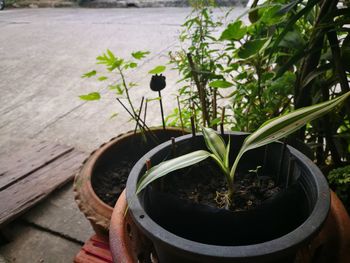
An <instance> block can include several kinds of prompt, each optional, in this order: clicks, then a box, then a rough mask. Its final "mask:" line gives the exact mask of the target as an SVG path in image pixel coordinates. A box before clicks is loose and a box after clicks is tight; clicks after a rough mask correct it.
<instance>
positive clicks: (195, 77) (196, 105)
mask: <svg viewBox="0 0 350 263" xmlns="http://www.w3.org/2000/svg"><path fill="white" fill-rule="evenodd" d="M192 4H194V5H193V11H192V13H191V14H190V15H189V16H188V17H187V19H186V21H185V23H184V24H183V25H182V28H183V30H182V32H181V34H180V36H179V41H180V45H181V47H180V50H177V51H172V52H170V53H169V57H170V62H171V64H173V65H174V68H175V69H177V70H178V72H179V74H180V75H181V80H180V81H179V82H181V83H183V86H182V87H181V88H180V89H179V90H178V93H179V96H180V102H181V108H182V119H183V123H184V125H185V126H186V127H190V126H191V124H190V117H191V116H194V117H195V119H196V126H197V128H198V127H199V126H200V125H203V126H209V127H213V126H214V127H215V126H216V123H217V122H218V117H217V114H218V103H217V101H218V99H219V98H220V97H221V95H220V94H219V92H218V89H217V88H219V87H221V86H227V83H224V82H222V81H221V82H220V80H221V79H222V78H221V76H220V74H219V73H218V72H220V71H221V70H222V69H223V67H222V65H221V61H220V60H221V58H222V56H221V51H220V48H219V47H217V46H216V47H215V45H216V44H218V43H219V42H218V40H217V38H216V37H215V33H216V32H215V31H216V30H217V29H218V27H219V26H221V25H222V22H221V20H222V19H220V18H218V19H216V18H214V16H213V13H212V7H213V1H205V0H200V1H192ZM214 80H215V81H217V82H216V85H211V86H210V85H208V84H209V83H210V82H212V81H214ZM167 123H168V125H171V126H176V125H177V126H179V125H180V121H179V109H176V110H174V112H173V113H172V114H171V115H169V116H168V118H167Z"/></svg>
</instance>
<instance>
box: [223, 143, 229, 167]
mask: <svg viewBox="0 0 350 263" xmlns="http://www.w3.org/2000/svg"><path fill="white" fill-rule="evenodd" d="M230 147H231V137H228V144H227V145H226V151H225V159H224V166H225V167H229V165H230Z"/></svg>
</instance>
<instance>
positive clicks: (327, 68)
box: [300, 63, 333, 89]
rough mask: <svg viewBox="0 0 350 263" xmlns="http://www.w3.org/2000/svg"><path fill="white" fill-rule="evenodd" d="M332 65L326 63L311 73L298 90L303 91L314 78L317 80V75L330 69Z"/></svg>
mask: <svg viewBox="0 0 350 263" xmlns="http://www.w3.org/2000/svg"><path fill="white" fill-rule="evenodd" d="M332 67H333V65H332V63H327V64H324V65H322V66H319V67H318V68H316V69H315V70H313V71H311V72H310V73H309V74H308V75H307V76H306V77H305V78H304V79H303V83H302V84H301V86H300V88H301V89H303V88H304V87H305V86H306V85H308V84H309V83H310V82H311V81H313V80H314V79H315V78H317V77H318V76H319V75H321V74H323V73H324V72H326V71H327V70H330V69H332Z"/></svg>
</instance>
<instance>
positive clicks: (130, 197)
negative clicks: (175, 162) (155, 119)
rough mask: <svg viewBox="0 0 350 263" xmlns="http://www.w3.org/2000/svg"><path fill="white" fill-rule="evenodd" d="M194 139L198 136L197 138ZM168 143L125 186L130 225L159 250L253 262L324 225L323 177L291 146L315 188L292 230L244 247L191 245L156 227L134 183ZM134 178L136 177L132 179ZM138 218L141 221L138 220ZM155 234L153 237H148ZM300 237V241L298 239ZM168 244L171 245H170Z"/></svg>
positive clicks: (326, 200) (326, 202)
mask: <svg viewBox="0 0 350 263" xmlns="http://www.w3.org/2000/svg"><path fill="white" fill-rule="evenodd" d="M229 134H232V135H246V133H242V132H229ZM191 136H192V135H184V136H181V137H178V138H176V141H177V142H179V141H183V140H187V139H189V138H190V137H191ZM196 136H202V135H201V134H197V135H196ZM170 145H171V143H170V142H165V143H163V144H161V145H159V146H158V147H156V148H154V149H152V150H151V151H149V152H148V153H147V154H146V155H144V156H143V158H141V159H140V160H139V161H138V162H137V163H136V164H135V166H134V167H133V169H132V170H131V172H130V176H129V179H128V182H127V186H126V197H127V202H128V204H129V213H130V214H131V216H132V218H133V220H134V222H135V223H136V224H137V225H138V227H140V228H141V229H142V230H143V231H144V232H145V233H146V235H147V236H150V235H152V236H153V238H155V239H157V240H158V241H159V242H161V243H162V245H163V246H166V247H169V248H172V249H174V248H175V249H179V250H182V251H186V252H187V253H191V254H201V255H208V256H220V257H228V258H237V259H239V258H241V259H243V258H247V256H248V257H249V258H254V257H260V256H264V255H265V256H266V255H271V256H273V255H274V254H282V253H285V252H287V250H289V249H290V248H294V247H297V246H300V243H303V242H305V241H307V240H308V239H309V238H310V237H313V236H314V235H316V234H317V231H318V230H319V229H320V228H321V226H322V223H323V222H324V221H325V219H326V217H327V215H328V212H329V208H330V190H329V187H328V184H327V181H326V179H325V177H324V176H323V174H322V172H321V171H320V170H319V168H318V167H317V166H316V165H315V164H314V163H313V162H312V161H311V160H309V159H308V158H307V157H306V156H305V155H304V154H302V153H301V152H299V151H297V150H296V149H294V148H293V147H291V146H287V149H288V150H289V151H290V153H291V154H292V155H294V157H295V158H296V160H297V161H298V162H299V163H300V165H301V166H302V167H303V169H304V170H305V171H306V172H307V173H308V175H307V176H310V174H312V175H313V176H312V179H313V181H314V184H315V186H316V187H317V201H316V203H315V205H314V208H313V210H312V212H311V213H310V215H309V217H308V218H307V219H306V220H305V221H304V222H303V223H302V224H301V225H300V226H299V227H297V228H296V229H294V230H293V231H291V232H289V233H287V234H286V235H283V236H281V237H279V238H276V239H273V240H270V241H266V242H263V243H258V244H251V245H244V246H219V245H211V244H202V243H200V242H196V241H191V240H188V239H185V238H182V237H180V236H177V235H175V234H173V233H171V232H169V231H167V230H166V229H164V228H162V227H161V226H159V225H158V224H157V223H156V222H154V221H153V220H152V219H151V218H150V217H149V216H147V213H146V212H145V211H144V209H143V207H142V205H141V203H140V197H137V198H135V195H134V193H135V190H136V183H137V180H138V177H139V171H141V169H142V168H143V167H144V164H145V161H146V160H147V159H152V157H153V156H154V155H155V154H156V153H157V152H158V151H160V150H162V149H164V148H166V147H169V146H170ZM135 174H136V175H135ZM140 218H142V219H140ZM150 230H152V232H153V233H158V234H157V235H156V237H154V235H153V234H151V232H150ZM301 237H302V238H301ZM170 244H171V245H170Z"/></svg>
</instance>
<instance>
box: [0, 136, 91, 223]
mask: <svg viewBox="0 0 350 263" xmlns="http://www.w3.org/2000/svg"><path fill="white" fill-rule="evenodd" d="M85 157H86V154H85V153H82V152H80V151H77V150H75V149H74V148H72V147H68V146H64V145H59V144H55V143H50V142H40V143H38V144H35V145H28V146H26V147H24V148H23V149H21V150H20V151H18V152H14V153H13V154H12V155H11V156H6V158H2V159H1V162H0V200H1V201H0V226H1V225H4V224H6V223H8V222H9V221H11V220H13V219H15V218H16V217H17V216H19V215H21V214H22V213H23V212H25V211H27V210H28V209H29V208H31V207H32V206H34V205H35V204H36V203H38V202H39V201H41V200H43V199H44V198H45V197H47V196H48V195H49V194H50V193H51V192H52V191H54V190H55V189H56V188H58V187H60V186H62V185H63V184H65V183H66V182H68V181H69V180H71V179H73V177H74V175H75V173H76V172H77V170H78V168H79V167H80V165H81V163H82V161H83V160H84V158H85Z"/></svg>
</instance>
